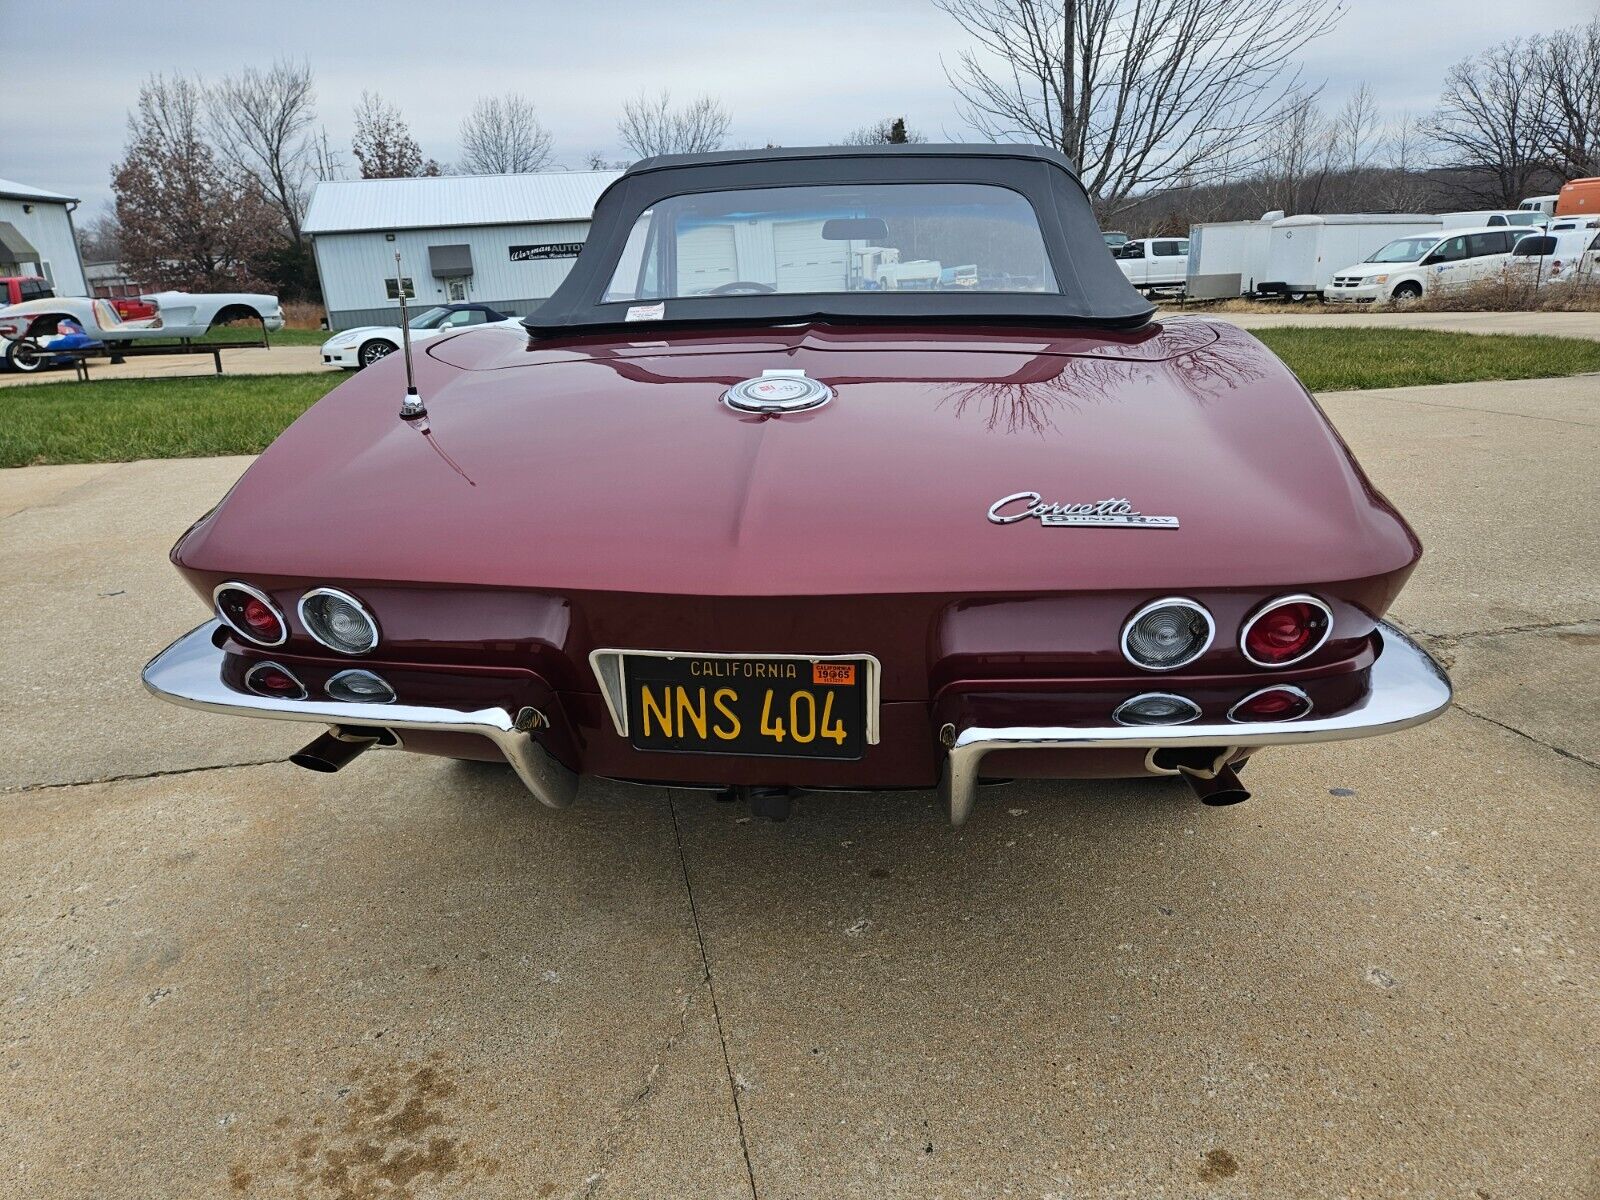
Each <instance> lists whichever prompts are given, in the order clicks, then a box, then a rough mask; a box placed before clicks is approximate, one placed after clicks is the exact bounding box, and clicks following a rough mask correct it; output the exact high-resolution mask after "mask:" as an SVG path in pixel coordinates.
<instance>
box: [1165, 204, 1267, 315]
mask: <svg viewBox="0 0 1600 1200" xmlns="http://www.w3.org/2000/svg"><path fill="white" fill-rule="evenodd" d="M1282 216H1283V214H1282V213H1270V214H1268V215H1267V216H1265V217H1262V218H1261V220H1259V221H1206V222H1204V223H1202V224H1199V225H1191V226H1189V277H1188V282H1187V287H1186V294H1187V295H1188V297H1189V298H1190V299H1191V300H1232V299H1235V298H1237V297H1239V296H1249V295H1251V294H1253V293H1254V292H1255V290H1256V284H1257V282H1258V281H1260V280H1262V279H1264V278H1265V277H1266V269H1267V251H1268V250H1269V249H1270V248H1271V245H1272V223H1273V221H1275V220H1277V219H1278V218H1280V217H1282Z"/></svg>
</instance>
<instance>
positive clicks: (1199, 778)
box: [1146, 746, 1250, 808]
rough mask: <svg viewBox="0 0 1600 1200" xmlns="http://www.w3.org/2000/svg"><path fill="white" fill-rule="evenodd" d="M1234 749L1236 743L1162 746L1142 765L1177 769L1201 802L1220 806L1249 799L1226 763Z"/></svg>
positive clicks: (1232, 770) (1235, 749)
mask: <svg viewBox="0 0 1600 1200" xmlns="http://www.w3.org/2000/svg"><path fill="white" fill-rule="evenodd" d="M1238 753H1239V748H1238V747H1237V746H1223V747H1215V746H1194V747H1190V746H1182V747H1180V746H1163V747H1161V748H1159V749H1156V750H1152V751H1151V752H1150V756H1149V758H1148V760H1147V763H1146V765H1147V766H1149V767H1151V768H1153V769H1154V770H1156V771H1169V772H1170V771H1175V772H1177V773H1178V774H1179V775H1182V776H1183V777H1184V779H1185V780H1187V781H1188V784H1189V786H1190V787H1191V788H1193V789H1194V794H1195V798H1196V799H1198V800H1199V801H1200V803H1201V804H1206V805H1209V806H1210V807H1212V808H1222V807H1224V806H1226V805H1229V804H1238V803H1239V802H1240V801H1242V800H1248V799H1250V793H1249V792H1248V791H1246V790H1245V786H1244V784H1242V783H1240V782H1239V775H1238V773H1237V772H1236V771H1235V770H1234V769H1233V767H1232V766H1230V765H1229V763H1228V760H1229V759H1230V758H1233V757H1235V756H1237V755H1238Z"/></svg>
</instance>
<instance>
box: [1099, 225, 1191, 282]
mask: <svg viewBox="0 0 1600 1200" xmlns="http://www.w3.org/2000/svg"><path fill="white" fill-rule="evenodd" d="M1115 253H1116V259H1117V266H1119V267H1121V268H1122V273H1123V274H1124V275H1126V276H1127V277H1128V282H1129V283H1131V284H1133V286H1134V287H1136V288H1138V289H1139V290H1140V291H1141V292H1144V293H1145V294H1147V295H1148V294H1149V293H1150V292H1153V291H1156V290H1158V289H1162V288H1181V287H1183V285H1184V284H1185V283H1186V282H1187V281H1188V278H1189V239H1188V238H1176V237H1165V238H1135V239H1134V240H1133V241H1130V242H1125V243H1124V244H1123V245H1122V246H1121V247H1120V248H1118V249H1117V251H1116V252H1115Z"/></svg>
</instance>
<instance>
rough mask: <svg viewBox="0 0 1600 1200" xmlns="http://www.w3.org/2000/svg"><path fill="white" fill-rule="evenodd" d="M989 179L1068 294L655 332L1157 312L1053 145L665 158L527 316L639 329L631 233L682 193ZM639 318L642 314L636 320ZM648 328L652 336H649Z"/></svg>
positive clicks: (840, 297) (745, 311)
mask: <svg viewBox="0 0 1600 1200" xmlns="http://www.w3.org/2000/svg"><path fill="white" fill-rule="evenodd" d="M855 183H987V184H997V185H999V186H1002V187H1006V188H1009V189H1011V190H1012V191H1015V192H1019V193H1021V194H1022V195H1023V196H1024V197H1025V198H1026V199H1027V200H1028V201H1029V202H1030V203H1031V204H1032V206H1033V209H1034V211H1035V213H1036V214H1037V215H1038V218H1039V228H1040V231H1041V233H1042V234H1043V237H1044V242H1045V250H1046V253H1047V254H1048V255H1049V258H1050V264H1051V267H1052V269H1053V271H1054V273H1055V278H1056V283H1057V285H1058V286H1059V288H1060V291H1059V293H1042V292H960V291H898V290H896V291H881V292H829V293H800V294H794V293H789V294H771V295H738V296H685V297H676V298H669V299H666V300H664V301H661V302H659V304H660V312H659V315H657V314H655V313H652V314H651V319H650V324H649V326H648V327H647V328H649V329H652V330H656V329H660V328H662V327H663V326H677V325H691V324H692V325H704V324H709V323H718V324H720V323H724V322H746V323H749V322H756V323H762V324H772V323H793V322H798V321H810V320H817V321H854V322H876V321H937V322H944V323H947V322H951V321H957V322H982V323H988V324H1003V323H1007V322H1018V321H1025V322H1028V323H1031V324H1040V323H1050V324H1068V325H1091V326H1099V327H1110V328H1119V329H1126V328H1130V327H1136V326H1139V325H1143V324H1145V323H1146V322H1147V321H1148V320H1149V319H1150V317H1151V315H1152V314H1153V313H1154V312H1155V307H1154V305H1152V304H1151V303H1150V302H1149V301H1148V300H1145V299H1144V298H1143V297H1141V296H1140V295H1139V293H1138V292H1136V291H1134V289H1133V287H1132V286H1131V285H1130V284H1129V283H1128V281H1127V279H1126V278H1125V277H1124V276H1123V274H1122V272H1121V270H1119V269H1118V267H1117V264H1116V263H1115V261H1113V259H1112V257H1111V252H1110V251H1109V250H1107V249H1106V245H1105V242H1104V240H1103V239H1102V238H1101V236H1100V227H1099V225H1098V224H1097V223H1096V221H1095V218H1094V211H1093V209H1092V208H1091V207H1090V205H1089V197H1088V195H1087V194H1086V193H1085V192H1084V190H1083V185H1082V184H1081V183H1079V182H1078V177H1077V175H1076V174H1075V173H1074V172H1073V170H1072V167H1071V164H1070V163H1068V161H1067V159H1066V158H1065V157H1064V156H1063V155H1061V154H1060V153H1058V152H1056V151H1054V150H1049V149H1046V148H1045V147H1043V146H1008V145H973V146H963V145H903V146H891V145H884V146H860V147H856V146H848V147H845V146H822V147H813V148H784V149H774V150H731V151H722V152H719V153H716V154H682V155H663V156H659V157H655V158H646V159H642V160H641V161H639V162H637V163H635V164H634V165H633V166H632V167H631V168H629V169H628V170H627V171H626V172H625V173H624V174H623V175H622V177H621V178H619V179H618V180H617V181H616V182H615V183H613V184H612V185H611V186H610V187H608V188H607V189H606V190H605V192H604V193H602V195H601V196H600V199H599V200H598V201H597V202H596V204H595V210H594V222H593V224H592V225H591V226H590V230H589V237H588V240H587V241H586V242H585V243H584V246H583V250H582V252H581V253H579V255H578V259H577V262H576V263H574V264H573V268H572V271H571V272H570V273H569V274H568V275H567V277H566V279H565V280H564V281H563V282H562V284H561V286H560V287H558V288H557V289H556V291H555V293H554V294H553V295H552V296H551V297H550V298H549V299H548V300H546V301H545V302H544V303H543V304H542V305H540V306H539V308H538V309H537V310H535V311H534V313H533V314H532V315H531V316H529V317H527V318H525V319H524V320H523V322H522V323H523V325H524V326H526V327H527V329H528V331H529V333H531V334H533V335H534V336H536V337H551V336H556V335H559V334H561V333H563V332H584V331H588V330H597V329H609V328H613V327H620V326H623V325H628V326H629V327H630V328H633V329H635V330H638V326H637V325H634V324H632V323H630V322H629V309H630V308H633V309H637V308H638V307H639V304H638V302H636V301H631V300H628V301H619V302H610V303H606V302H603V300H602V297H603V296H604V295H605V291H606V287H607V285H608V284H609V282H610V280H611V277H612V275H613V274H614V273H615V271H616V268H617V263H618V260H619V259H620V258H621V255H622V252H623V247H624V245H625V244H626V242H627V239H628V234H629V232H630V231H631V230H632V229H633V226H634V224H635V222H636V221H637V220H638V219H639V217H640V215H641V214H643V213H644V212H645V211H646V210H647V209H649V208H650V207H651V206H652V205H654V204H657V203H659V202H661V201H663V200H666V199H669V198H670V197H673V196H681V195H688V194H692V193H700V192H715V191H728V190H734V189H742V188H762V187H793V186H797V185H806V184H821V185H828V184H855ZM638 319H639V317H638V315H637V313H636V315H635V316H634V320H635V321H637V320H638ZM639 331H640V332H643V331H642V330H639Z"/></svg>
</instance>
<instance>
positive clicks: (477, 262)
mask: <svg viewBox="0 0 1600 1200" xmlns="http://www.w3.org/2000/svg"><path fill="white" fill-rule="evenodd" d="M619 174H620V172H618V171H549V172H544V173H541V174H535V175H446V176H439V177H435V178H426V179H331V180H323V181H322V182H320V183H318V184H317V187H316V190H315V191H314V192H313V193H312V196H311V206H310V209H309V211H308V212H307V213H306V221H305V231H306V232H307V233H308V234H310V235H311V239H312V246H313V248H314V250H315V252H316V258H317V274H318V275H319V276H320V277H321V279H322V298H323V303H324V304H325V305H326V306H327V309H328V325H329V328H331V329H348V328H351V327H353V326H356V325H387V324H392V323H393V322H394V321H395V320H396V319H397V316H398V312H397V310H398V305H399V291H398V289H399V286H400V283H399V282H398V281H399V280H405V281H407V283H406V287H407V290H408V294H409V295H410V296H414V297H415V303H416V304H417V305H429V304H439V303H444V302H447V301H457V300H476V301H479V302H481V303H484V304H491V305H493V306H494V307H495V308H498V309H500V310H501V311H502V312H504V313H505V314H506V315H508V316H526V315H527V314H528V313H529V312H531V311H533V309H534V308H535V307H537V306H538V304H539V303H540V301H542V300H544V299H545V298H546V297H548V296H549V295H550V293H551V292H553V291H554V290H555V288H556V285H557V284H559V283H560V282H561V281H562V280H563V279H564V278H566V274H567V272H568V271H569V270H571V269H572V261H573V259H574V258H576V257H577V254H578V250H579V248H580V247H581V246H582V245H583V241H584V239H585V238H586V237H588V235H589V219H590V217H591V215H592V214H593V212H594V202H595V200H596V199H598V198H599V195H600V193H601V192H602V191H604V190H605V188H606V185H608V184H609V183H610V182H611V181H612V180H613V179H616V178H617V176H618V175H619ZM396 251H398V252H399V254H400V261H401V273H400V275H398V276H397V275H396V274H395V262H394V256H395V252H396Z"/></svg>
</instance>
